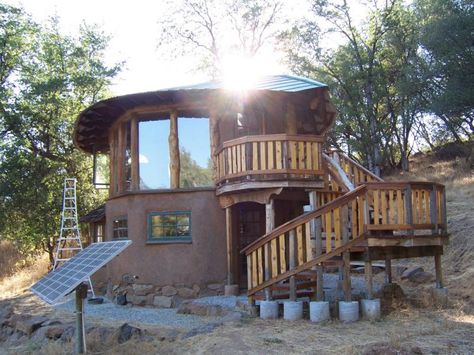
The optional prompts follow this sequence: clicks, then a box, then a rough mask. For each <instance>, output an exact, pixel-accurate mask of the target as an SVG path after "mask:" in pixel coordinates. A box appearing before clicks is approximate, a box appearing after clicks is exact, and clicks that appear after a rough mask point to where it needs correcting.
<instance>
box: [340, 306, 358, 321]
mask: <svg viewBox="0 0 474 355" xmlns="http://www.w3.org/2000/svg"><path fill="white" fill-rule="evenodd" d="M339 320H340V321H341V322H356V321H358V320H359V302H357V301H351V302H345V301H339Z"/></svg>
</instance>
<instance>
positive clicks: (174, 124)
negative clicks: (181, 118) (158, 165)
mask: <svg viewBox="0 0 474 355" xmlns="http://www.w3.org/2000/svg"><path fill="white" fill-rule="evenodd" d="M168 143H169V150H170V187H171V188H172V189H179V170H180V161H179V138H178V111H176V110H173V111H171V112H170V134H169V137H168Z"/></svg>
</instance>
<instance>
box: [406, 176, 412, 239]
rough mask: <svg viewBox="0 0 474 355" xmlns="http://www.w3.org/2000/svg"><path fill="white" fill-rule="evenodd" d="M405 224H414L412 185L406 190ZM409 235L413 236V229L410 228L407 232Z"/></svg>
mask: <svg viewBox="0 0 474 355" xmlns="http://www.w3.org/2000/svg"><path fill="white" fill-rule="evenodd" d="M404 198H405V223H406V224H410V225H411V224H413V203H412V191H411V185H408V187H407V188H406V189H405V196H404ZM407 234H408V235H413V229H412V228H410V229H409V230H407Z"/></svg>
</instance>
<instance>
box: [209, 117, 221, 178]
mask: <svg viewBox="0 0 474 355" xmlns="http://www.w3.org/2000/svg"><path fill="white" fill-rule="evenodd" d="M209 138H210V140H211V160H212V178H213V179H214V181H215V182H217V180H218V178H219V176H218V175H219V174H218V161H217V148H218V147H219V144H220V141H219V121H218V117H217V110H216V109H211V111H210V115H209Z"/></svg>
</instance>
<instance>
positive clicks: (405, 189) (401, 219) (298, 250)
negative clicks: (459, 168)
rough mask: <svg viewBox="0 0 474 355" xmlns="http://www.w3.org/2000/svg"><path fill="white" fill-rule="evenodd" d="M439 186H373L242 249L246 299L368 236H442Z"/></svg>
mask: <svg viewBox="0 0 474 355" xmlns="http://www.w3.org/2000/svg"><path fill="white" fill-rule="evenodd" d="M445 204H446V200H445V191H444V186H443V185H440V184H436V183H424V182H407V183H390V182H373V183H367V184H364V185H361V186H359V187H357V188H356V189H355V190H353V191H352V192H349V193H347V194H345V195H343V196H341V197H338V198H336V199H335V200H333V201H332V202H330V203H328V204H327V205H324V206H322V207H321V208H319V209H317V210H315V211H311V212H307V213H305V214H303V215H301V216H299V217H297V218H295V219H293V220H291V221H290V222H287V223H285V224H284V225H282V226H280V227H278V228H276V229H274V230H273V231H272V232H270V233H268V234H266V235H264V236H263V237H261V238H259V239H258V240H257V241H255V242H254V243H252V244H250V245H249V246H247V247H246V248H245V249H244V250H243V251H242V252H243V253H245V255H246V256H247V268H248V270H247V271H248V295H249V296H251V295H253V294H255V293H256V292H258V291H260V290H262V289H264V288H267V287H269V286H271V285H273V284H274V283H276V282H279V281H282V280H285V279H287V278H288V277H290V276H292V275H295V274H297V273H299V272H302V271H304V270H308V269H310V268H312V267H313V266H315V265H317V264H320V263H321V262H324V261H325V260H329V259H330V258H332V257H334V256H336V255H340V254H342V253H343V252H344V251H347V250H348V248H350V247H351V246H353V245H355V244H357V243H359V242H360V241H362V240H363V239H364V238H366V237H370V236H371V235H372V233H374V236H375V235H381V233H383V235H384V236H389V237H390V236H393V237H394V238H396V237H397V234H400V233H406V234H408V235H414V233H415V232H417V233H418V232H421V230H424V231H423V235H445V234H446V233H447V231H446V206H445Z"/></svg>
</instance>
